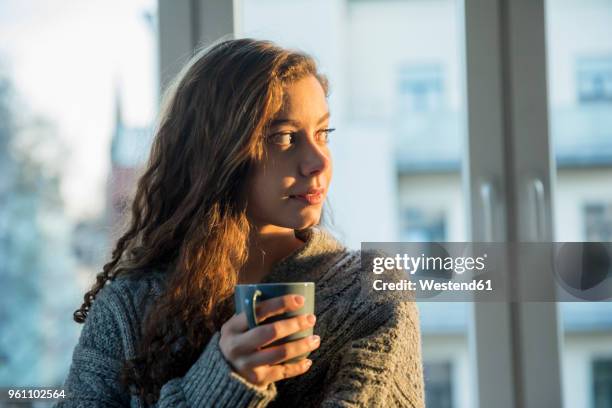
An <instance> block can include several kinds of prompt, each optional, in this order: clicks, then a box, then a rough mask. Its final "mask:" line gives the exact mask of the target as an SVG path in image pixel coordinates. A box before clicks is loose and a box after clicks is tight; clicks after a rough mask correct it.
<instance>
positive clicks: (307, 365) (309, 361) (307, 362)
mask: <svg viewBox="0 0 612 408" xmlns="http://www.w3.org/2000/svg"><path fill="white" fill-rule="evenodd" d="M304 365H305V366H306V368H308V367H310V366H311V365H312V360H309V359H306V362H305V363H304Z"/></svg>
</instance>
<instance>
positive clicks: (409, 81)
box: [398, 64, 444, 113]
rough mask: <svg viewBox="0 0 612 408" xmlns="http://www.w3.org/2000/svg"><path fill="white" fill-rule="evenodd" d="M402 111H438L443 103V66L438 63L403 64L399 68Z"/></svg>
mask: <svg viewBox="0 0 612 408" xmlns="http://www.w3.org/2000/svg"><path fill="white" fill-rule="evenodd" d="M398 88H399V105H400V113H405V112H432V111H438V110H440V109H441V108H442V104H443V88H444V87H443V81H442V68H441V67H440V65H438V64H424V65H421V64H419V65H402V66H401V67H400V69H399V81H398Z"/></svg>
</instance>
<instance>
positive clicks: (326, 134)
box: [319, 129, 336, 143]
mask: <svg viewBox="0 0 612 408" xmlns="http://www.w3.org/2000/svg"><path fill="white" fill-rule="evenodd" d="M334 130H336V129H323V130H321V131H320V132H319V140H321V141H323V142H325V143H327V142H329V134H330V133H331V132H333V131H334Z"/></svg>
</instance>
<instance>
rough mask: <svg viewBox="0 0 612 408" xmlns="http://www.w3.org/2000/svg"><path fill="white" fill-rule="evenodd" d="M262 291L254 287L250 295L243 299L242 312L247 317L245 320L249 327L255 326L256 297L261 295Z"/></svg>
mask: <svg viewBox="0 0 612 408" xmlns="http://www.w3.org/2000/svg"><path fill="white" fill-rule="evenodd" d="M261 295H262V293H261V291H260V290H259V289H255V290H254V291H253V293H252V294H251V296H247V297H246V298H245V299H244V306H245V307H244V312H245V314H246V317H247V321H248V322H249V329H252V328H253V327H256V326H257V315H256V313H255V306H256V303H257V298H258V297H259V296H261Z"/></svg>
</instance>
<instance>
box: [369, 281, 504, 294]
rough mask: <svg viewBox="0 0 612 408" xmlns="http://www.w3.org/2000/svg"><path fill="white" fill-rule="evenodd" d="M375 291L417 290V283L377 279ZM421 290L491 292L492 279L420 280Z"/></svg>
mask: <svg viewBox="0 0 612 408" xmlns="http://www.w3.org/2000/svg"><path fill="white" fill-rule="evenodd" d="M372 287H373V288H374V290H417V283H416V282H412V281H409V280H406V279H402V280H400V281H399V282H383V281H382V280H380V279H377V280H375V281H374V282H373V284H372ZM419 289H420V290H435V291H491V290H493V286H492V284H491V279H487V280H484V279H479V280H476V279H475V280H473V281H470V282H436V281H435V280H433V279H422V280H419Z"/></svg>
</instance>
